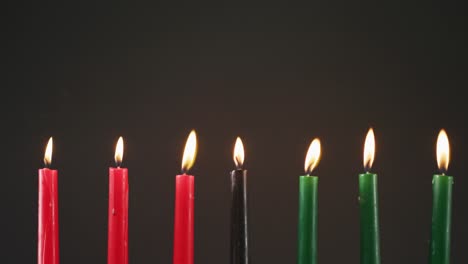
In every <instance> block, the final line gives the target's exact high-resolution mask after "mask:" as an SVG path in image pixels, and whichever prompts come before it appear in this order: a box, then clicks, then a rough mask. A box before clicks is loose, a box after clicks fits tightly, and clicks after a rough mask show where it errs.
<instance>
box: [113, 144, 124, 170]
mask: <svg viewBox="0 0 468 264" xmlns="http://www.w3.org/2000/svg"><path fill="white" fill-rule="evenodd" d="M123 154H124V142H123V138H122V137H119V140H118V141H117V145H116V146H115V155H114V160H115V164H117V166H118V167H120V164H122V160H123Z"/></svg>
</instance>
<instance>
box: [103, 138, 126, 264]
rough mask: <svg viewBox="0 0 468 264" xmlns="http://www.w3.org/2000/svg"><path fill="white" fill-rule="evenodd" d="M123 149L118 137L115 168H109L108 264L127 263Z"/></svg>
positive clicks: (120, 139)
mask: <svg viewBox="0 0 468 264" xmlns="http://www.w3.org/2000/svg"><path fill="white" fill-rule="evenodd" d="M123 149H124V145H123V139H122V137H120V138H119V140H118V141H117V146H116V148H115V156H114V158H115V164H116V166H117V168H112V167H111V168H109V210H108V221H109V225H108V234H107V236H108V237H107V238H108V240H107V242H108V244H107V263H108V264H127V263H128V170H127V169H126V168H121V167H120V165H121V164H122V159H123Z"/></svg>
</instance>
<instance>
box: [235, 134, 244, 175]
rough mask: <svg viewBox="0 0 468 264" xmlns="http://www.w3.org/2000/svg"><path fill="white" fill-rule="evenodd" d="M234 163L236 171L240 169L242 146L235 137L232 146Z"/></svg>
mask: <svg viewBox="0 0 468 264" xmlns="http://www.w3.org/2000/svg"><path fill="white" fill-rule="evenodd" d="M233 158H234V163H236V167H237V169H241V168H242V165H244V144H242V140H241V139H240V137H237V139H236V144H235V145H234V155H233Z"/></svg>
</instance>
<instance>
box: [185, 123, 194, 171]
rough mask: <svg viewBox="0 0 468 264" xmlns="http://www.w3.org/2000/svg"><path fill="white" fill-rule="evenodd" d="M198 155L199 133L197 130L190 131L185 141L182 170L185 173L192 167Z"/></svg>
mask: <svg viewBox="0 0 468 264" xmlns="http://www.w3.org/2000/svg"><path fill="white" fill-rule="evenodd" d="M196 156H197V134H196V133H195V130H192V131H191V132H190V135H189V136H188V138H187V143H185V149H184V156H183V157H182V171H183V172H184V173H185V172H187V171H188V170H190V168H192V166H193V164H194V163H195V158H196Z"/></svg>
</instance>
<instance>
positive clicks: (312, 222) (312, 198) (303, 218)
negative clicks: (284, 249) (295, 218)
mask: <svg viewBox="0 0 468 264" xmlns="http://www.w3.org/2000/svg"><path fill="white" fill-rule="evenodd" d="M317 187H318V177H316V176H301V177H300V178H299V223H298V253H297V263H298V264H316V263H317V189H318V188H317Z"/></svg>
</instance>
